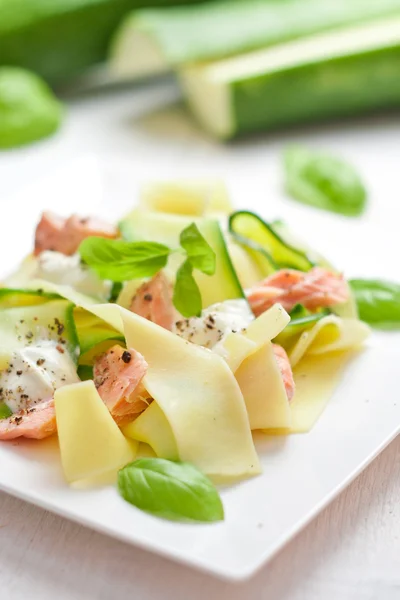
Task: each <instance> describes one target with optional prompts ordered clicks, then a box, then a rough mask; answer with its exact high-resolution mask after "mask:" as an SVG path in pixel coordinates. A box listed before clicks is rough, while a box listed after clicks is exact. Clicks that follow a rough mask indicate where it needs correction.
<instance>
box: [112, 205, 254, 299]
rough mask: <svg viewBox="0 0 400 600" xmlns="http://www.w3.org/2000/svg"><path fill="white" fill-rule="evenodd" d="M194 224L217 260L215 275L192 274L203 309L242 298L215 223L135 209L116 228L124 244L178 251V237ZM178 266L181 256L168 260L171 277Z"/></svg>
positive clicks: (210, 220)
mask: <svg viewBox="0 0 400 600" xmlns="http://www.w3.org/2000/svg"><path fill="white" fill-rule="evenodd" d="M193 222H195V223H196V225H197V227H198V228H199V230H200V232H201V234H202V235H203V236H204V238H205V239H206V240H207V242H208V243H209V244H210V246H211V247H212V249H213V250H214V252H215V254H216V258H217V267H216V271H215V274H214V275H211V276H209V275H205V274H204V273H200V272H199V271H196V270H195V271H194V277H195V279H196V281H197V284H198V286H199V288H200V292H201V296H202V301H203V308H207V306H210V305H211V304H216V303H217V302H223V301H224V300H234V299H235V298H244V293H243V290H242V287H241V285H240V282H239V279H238V276H237V274H236V271H235V269H234V267H233V265H232V261H231V258H230V256H229V252H228V249H227V246H226V242H225V238H224V235H223V233H222V230H221V226H220V224H219V222H218V221H216V220H213V219H197V218H193V217H188V216H182V215H172V214H165V213H154V212H146V211H142V210H140V209H135V210H133V211H132V212H131V213H130V214H129V215H127V217H125V219H123V220H122V221H121V222H120V223H119V228H120V231H121V233H122V235H123V237H124V238H125V239H126V240H130V241H140V240H146V241H154V242H159V243H162V244H165V245H167V246H169V247H170V248H178V247H179V236H180V233H181V232H182V230H183V229H185V227H188V226H189V225H190V224H191V223H193ZM181 262H182V257H181V256H178V255H175V256H172V257H171V260H170V261H169V263H168V270H169V271H170V273H171V274H172V275H174V274H175V273H176V270H177V269H178V267H179V266H180V263H181Z"/></svg>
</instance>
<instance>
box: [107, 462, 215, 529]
mask: <svg viewBox="0 0 400 600" xmlns="http://www.w3.org/2000/svg"><path fill="white" fill-rule="evenodd" d="M118 489H119V492H120V494H121V496H122V497H123V498H124V500H126V501H127V502H130V503H131V504H133V505H134V506H136V507H137V508H140V509H141V510H144V511H146V512H149V513H151V514H153V515H156V516H158V517H163V518H164V519H171V520H184V521H188V520H189V521H203V522H212V521H222V520H223V518H224V509H223V506H222V502H221V498H220V496H219V494H218V491H217V490H216V488H215V487H214V485H213V484H212V483H211V481H210V480H209V479H208V478H207V477H206V476H205V475H203V474H202V473H201V472H200V471H199V470H198V469H196V467H194V466H193V465H191V464H189V463H184V462H173V461H169V460H165V459H162V458H140V459H138V460H135V461H134V462H132V463H130V464H129V465H127V466H126V467H124V468H123V469H121V470H120V471H119V473H118Z"/></svg>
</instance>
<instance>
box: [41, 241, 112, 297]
mask: <svg viewBox="0 0 400 600" xmlns="http://www.w3.org/2000/svg"><path fill="white" fill-rule="evenodd" d="M34 277H35V278H38V279H44V280H45V281H50V282H51V283H56V284H59V285H70V286H71V287H73V288H74V289H76V290H77V291H78V292H82V294H88V295H89V296H96V297H97V298H99V299H101V300H107V299H108V298H109V296H110V293H111V288H112V282H111V281H104V280H102V279H100V278H99V277H98V276H97V275H96V273H95V272H94V271H92V270H91V269H88V268H87V267H85V265H83V264H82V263H81V258H80V256H79V254H73V255H72V256H66V255H65V254H61V252H54V251H52V250H45V251H44V252H42V253H41V254H39V256H38V259H37V271H36V273H35V275H34Z"/></svg>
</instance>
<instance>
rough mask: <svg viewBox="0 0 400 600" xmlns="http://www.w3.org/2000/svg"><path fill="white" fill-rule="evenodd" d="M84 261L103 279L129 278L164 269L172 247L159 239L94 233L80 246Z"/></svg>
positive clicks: (151, 274) (146, 275) (136, 277)
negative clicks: (127, 239)
mask: <svg viewBox="0 0 400 600" xmlns="http://www.w3.org/2000/svg"><path fill="white" fill-rule="evenodd" d="M79 253H80V255H81V257H82V259H83V261H84V262H85V263H86V264H87V265H88V266H89V267H90V268H91V269H93V270H94V271H96V273H97V274H98V275H99V276H100V277H101V278H102V279H111V280H112V281H117V282H118V281H121V282H122V281H129V280H130V279H139V278H141V277H152V276H153V275H155V274H156V273H158V271H160V270H161V269H163V268H164V267H165V265H166V264H167V261H168V256H169V255H170V253H171V250H170V249H169V248H168V246H164V244H158V243H156V242H124V241H122V240H107V239H105V238H100V237H90V238H87V239H86V240H84V241H83V242H82V243H81V245H80V246H79Z"/></svg>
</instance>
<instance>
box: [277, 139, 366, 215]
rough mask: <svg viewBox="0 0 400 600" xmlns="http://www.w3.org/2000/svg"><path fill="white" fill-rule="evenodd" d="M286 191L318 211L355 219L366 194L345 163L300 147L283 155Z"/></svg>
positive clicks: (360, 211)
mask: <svg viewBox="0 0 400 600" xmlns="http://www.w3.org/2000/svg"><path fill="white" fill-rule="evenodd" d="M284 175H285V188H286V191H287V192H288V194H289V195H290V196H292V197H293V198H294V199H295V200H298V201H300V202H303V203H305V204H310V205H311V206H315V207H316V208H321V209H323V210H328V211H331V212H336V213H341V214H343V215H346V216H356V215H359V214H360V213H362V211H363V210H364V207H365V203H366V199H367V193H366V190H365V187H364V185H363V183H362V181H361V180H360V177H359V176H358V174H357V172H356V171H355V170H354V169H353V167H351V166H350V165H348V164H347V163H345V162H344V161H343V160H341V159H339V158H336V157H334V156H330V155H328V154H320V153H316V152H311V151H310V150H308V149H307V148H303V147H300V146H292V147H289V148H288V149H287V150H286V152H285V154H284Z"/></svg>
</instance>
